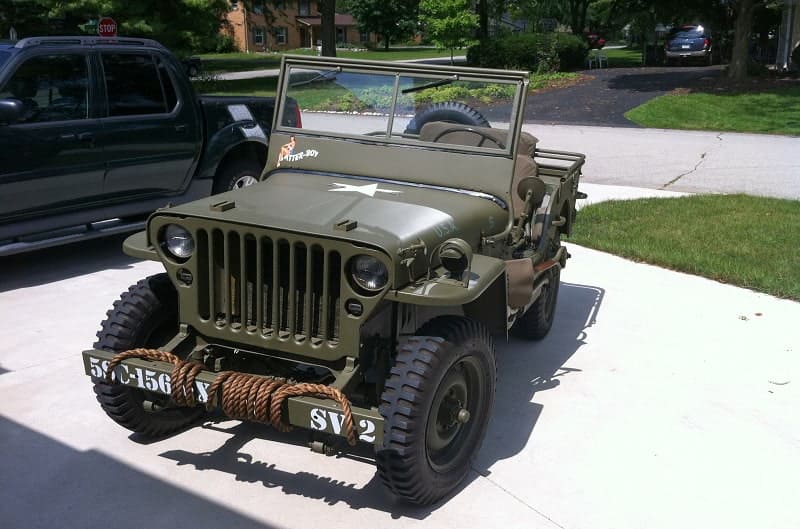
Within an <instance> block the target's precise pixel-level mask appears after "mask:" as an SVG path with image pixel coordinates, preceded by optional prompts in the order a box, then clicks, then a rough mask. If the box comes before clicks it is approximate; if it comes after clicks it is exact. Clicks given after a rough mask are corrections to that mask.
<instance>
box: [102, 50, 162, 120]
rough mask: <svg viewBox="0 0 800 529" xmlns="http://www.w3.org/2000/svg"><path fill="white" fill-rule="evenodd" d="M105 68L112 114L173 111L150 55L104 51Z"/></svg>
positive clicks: (130, 114) (127, 114) (109, 106)
mask: <svg viewBox="0 0 800 529" xmlns="http://www.w3.org/2000/svg"><path fill="white" fill-rule="evenodd" d="M103 69H104V71H105V80H106V93H107V95H108V115H109V116H137V115H142V114H164V113H168V112H170V111H171V110H172V108H170V107H169V106H168V105H167V98H166V97H165V95H164V90H163V89H162V86H161V80H160V77H159V74H158V69H157V67H156V63H155V61H154V59H153V57H152V56H151V55H149V54H137V53H104V54H103ZM172 106H173V107H174V105H172Z"/></svg>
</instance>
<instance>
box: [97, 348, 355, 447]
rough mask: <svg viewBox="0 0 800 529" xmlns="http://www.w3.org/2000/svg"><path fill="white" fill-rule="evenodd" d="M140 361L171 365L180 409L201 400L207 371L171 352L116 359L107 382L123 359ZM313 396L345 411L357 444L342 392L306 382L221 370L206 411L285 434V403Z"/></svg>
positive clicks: (346, 427) (346, 426)
mask: <svg viewBox="0 0 800 529" xmlns="http://www.w3.org/2000/svg"><path fill="white" fill-rule="evenodd" d="M131 358H140V359H142V360H151V361H157V362H167V363H170V364H172V365H173V366H174V367H173V368H172V373H171V374H170V380H171V386H172V387H171V392H170V397H171V398H172V400H173V401H174V402H175V404H176V405H178V406H186V407H194V406H197V404H198V400H197V396H196V395H195V378H196V377H197V375H198V374H199V373H200V372H201V371H203V370H204V369H205V366H204V365H203V364H201V363H199V362H194V361H186V360H181V359H180V358H178V357H177V356H175V355H174V354H172V353H168V352H166V351H158V350H156V349H141V348H140V349H131V350H129V351H124V352H122V353H119V354H117V355H115V356H114V358H112V359H111V361H110V362H109V363H108V369H107V371H106V382H107V383H109V384H112V383H114V380H113V373H114V369H115V368H116V367H117V366H118V365H119V364H120V363H122V362H123V361H124V360H128V359H131ZM299 396H311V397H318V398H323V399H330V400H334V401H336V402H337V403H338V404H339V406H341V408H342V414H343V415H344V422H343V423H342V429H343V431H344V435H345V437H346V438H347V442H348V443H349V444H350V445H351V446H354V445H355V444H356V429H355V424H354V421H353V411H352V409H351V406H350V401H349V400H348V399H347V397H346V396H345V395H344V393H342V392H341V391H340V390H338V389H336V388H333V387H330V386H326V385H325V384H311V383H306V382H301V383H296V384H293V383H289V382H287V381H285V380H283V379H280V378H273V377H263V376H258V375H251V374H249V373H241V372H238V371H222V372H220V373H218V374H217V377H216V378H215V379H214V382H212V384H211V386H210V387H209V388H208V402H207V403H206V408H207V409H209V410H211V409H213V408H214V404H215V403H218V405H219V407H220V408H222V411H223V412H224V413H225V415H227V416H228V417H230V418H232V419H238V420H242V421H256V422H260V423H265V424H271V425H272V426H273V427H274V428H276V429H278V430H280V431H283V432H286V431H289V430H291V426H290V425H289V424H288V421H286V420H284V418H283V403H284V402H285V401H286V399H287V398H289V397H299Z"/></svg>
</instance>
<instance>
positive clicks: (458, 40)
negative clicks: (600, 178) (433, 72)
mask: <svg viewBox="0 0 800 529" xmlns="http://www.w3.org/2000/svg"><path fill="white" fill-rule="evenodd" d="M419 17H420V22H421V23H422V25H423V26H424V28H425V31H426V32H427V34H428V36H429V37H430V39H431V40H432V41H433V42H434V43H435V44H436V45H437V46H439V47H440V48H445V49H449V50H450V62H451V63H452V62H453V50H454V49H455V48H461V47H464V46H468V45H470V44H472V43H473V42H474V41H475V40H474V39H473V38H472V36H473V35H474V34H475V30H477V29H478V15H476V14H475V13H473V12H472V11H471V10H470V2H469V0H421V1H420V3H419Z"/></svg>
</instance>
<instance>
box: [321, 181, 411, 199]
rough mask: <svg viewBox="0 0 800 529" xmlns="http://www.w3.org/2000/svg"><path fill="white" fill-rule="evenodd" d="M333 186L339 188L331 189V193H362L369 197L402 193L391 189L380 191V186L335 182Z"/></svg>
mask: <svg viewBox="0 0 800 529" xmlns="http://www.w3.org/2000/svg"><path fill="white" fill-rule="evenodd" d="M333 185H335V186H339V187H337V188H336V189H331V191H355V192H356V193H361V194H362V195H367V196H368V197H374V196H375V193H389V194H392V195H396V194H398V193H402V191H392V190H391V189H378V184H367V185H363V186H354V185H350V184H340V183H338V182H334V183H333Z"/></svg>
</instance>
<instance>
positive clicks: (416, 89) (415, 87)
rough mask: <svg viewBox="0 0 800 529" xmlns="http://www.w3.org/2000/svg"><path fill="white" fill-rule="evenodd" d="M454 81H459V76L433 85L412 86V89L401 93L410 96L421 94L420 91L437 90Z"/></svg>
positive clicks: (435, 82)
mask: <svg viewBox="0 0 800 529" xmlns="http://www.w3.org/2000/svg"><path fill="white" fill-rule="evenodd" d="M453 81H458V76H457V75H454V76H453V77H451V78H449V79H442V80H440V81H434V82H432V83H428V84H424V85H421V86H412V87H411V88H406V89H404V90H401V91H400V93H401V94H404V95H405V94H410V93H412V92H419V91H420V90H427V89H428V88H436V87H437V86H444V85H448V84H452V83H453Z"/></svg>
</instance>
